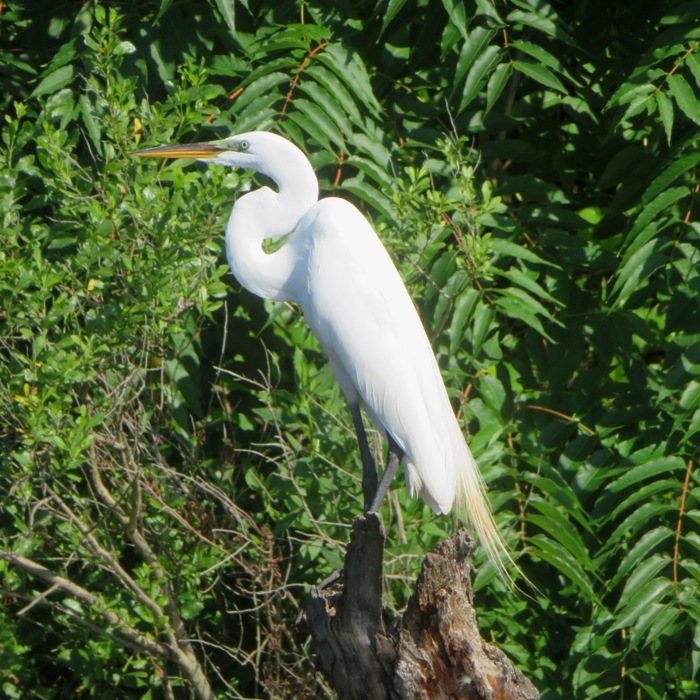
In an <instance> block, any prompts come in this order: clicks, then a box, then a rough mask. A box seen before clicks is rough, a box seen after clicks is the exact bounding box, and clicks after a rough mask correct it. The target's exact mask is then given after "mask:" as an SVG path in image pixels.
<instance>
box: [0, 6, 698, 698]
mask: <svg viewBox="0 0 700 700" xmlns="http://www.w3.org/2000/svg"><path fill="white" fill-rule="evenodd" d="M270 5H271V3H263V2H259V1H258V0H245V1H243V0H242V1H240V2H235V1H234V0H210V1H209V2H206V1H204V0H190V1H187V2H185V1H182V2H172V1H170V0H162V1H161V2H156V1H153V0H151V1H148V2H139V3H137V2H128V1H126V0H124V1H117V2H111V3H98V2H86V3H84V4H83V5H78V4H75V3H63V4H60V3H58V4H57V3H51V4H47V3H44V2H37V1H36V0H35V1H32V0H27V1H26V2H23V3H11V2H10V3H5V4H3V5H2V6H1V7H2V13H1V14H0V32H2V34H1V36H2V47H1V48H2V51H1V52H0V88H1V89H0V100H1V101H2V111H3V114H4V123H3V128H2V143H1V145H0V202H1V206H0V214H1V215H2V229H1V230H2V246H1V248H0V271H1V274H0V329H1V336H0V337H1V342H2V346H1V353H0V440H2V449H1V451H0V460H2V468H1V470H0V494H1V495H0V503H1V509H0V537H1V549H0V581H1V583H2V589H3V599H2V605H0V684H1V688H2V691H1V692H2V693H3V695H4V696H6V697H14V698H20V697H42V698H59V697H74V696H77V697H95V696H100V697H103V698H109V697H115V698H117V697H118V698H124V697H139V698H149V697H198V698H199V697H201V698H209V697H242V698H243V697H245V698H251V697H291V696H296V697H300V698H311V697H314V698H316V697H331V696H332V693H331V691H330V690H329V689H328V688H327V687H326V686H325V685H324V682H323V680H322V679H321V678H319V677H317V676H316V675H315V674H314V672H313V662H312V651H311V650H310V649H309V647H308V640H307V639H306V637H305V635H304V634H303V632H302V631H299V630H298V629H297V628H296V626H295V624H294V619H295V616H296V611H297V609H298V606H299V604H300V602H301V601H302V600H303V599H304V597H305V595H306V591H307V590H308V585H309V584H312V583H315V582H317V581H319V580H320V579H321V578H322V577H323V576H325V575H326V574H327V573H328V572H329V571H331V570H332V569H334V568H335V567H337V566H338V565H339V563H340V561H341V557H342V552H343V546H344V543H345V541H346V539H347V528H348V524H349V523H350V522H351V519H352V516H353V515H354V514H355V513H357V512H358V511H359V510H360V507H361V504H360V498H359V495H360V492H361V489H360V487H359V482H358V475H359V473H360V469H359V464H358V456H357V451H356V449H355V442H354V437H353V435H352V430H351V427H350V426H351V421H350V419H349V414H348V412H347V409H346V408H345V406H344V404H343V400H342V397H341V395H340V393H339V390H338V388H337V386H336V385H335V383H334V380H333V378H332V376H331V373H330V371H329V369H328V367H327V365H326V363H325V361H324V358H323V356H322V355H321V353H320V352H319V349H318V346H317V344H316V341H315V340H314V338H313V337H312V336H311V335H310V333H309V331H308V330H307V328H306V326H305V324H304V321H303V319H302V318H301V317H300V315H299V313H298V310H297V309H295V308H293V307H292V306H289V305H275V304H271V303H265V302H263V301H261V300H259V299H255V298H253V297H251V296H250V295H248V294H246V293H244V292H242V291H241V290H240V289H239V287H238V286H237V285H236V283H235V281H233V280H232V278H231V276H230V274H229V273H228V272H227V270H226V266H225V260H224V257H223V255H222V238H223V229H224V222H225V219H226V217H227V215H228V211H229V209H230V206H231V202H232V201H233V199H234V198H235V196H236V193H237V192H242V191H244V190H245V189H246V188H248V187H250V186H254V183H253V182H251V178H250V176H249V174H247V173H238V172H225V171H223V170H222V169H219V168H209V169H207V168H204V167H203V166H199V165H194V164H192V163H187V162H182V163H171V164H166V165H154V164H153V163H140V162H136V159H133V158H131V157H130V153H131V152H132V151H133V150H135V149H136V148H137V147H144V146H151V145H158V144H164V143H184V142H189V141H195V140H203V139H208V138H216V137H220V136H222V135H228V134H229V133H237V132H238V133H240V132H243V131H246V130H251V129H272V130H275V131H277V132H279V133H282V134H284V135H286V136H288V137H290V138H291V139H293V140H294V141H295V142H296V143H298V144H299V145H300V146H301V147H302V148H303V149H305V150H306V151H307V152H308V153H309V154H310V157H311V159H312V162H313V164H314V167H315V168H316V170H317V171H318V173H319V176H320V179H321V185H322V190H323V193H324V194H326V195H328V194H331V193H337V194H340V195H341V196H344V197H347V198H348V199H350V200H352V201H353V202H355V203H356V204H357V205H358V206H359V207H360V208H361V209H362V210H363V211H365V212H366V213H367V215H368V216H369V217H370V218H371V219H372V221H373V223H374V225H375V227H376V228H377V230H378V231H379V234H380V236H381V237H382V239H383V240H384V242H385V244H386V245H387V247H388V248H389V250H390V252H391V254H392V256H393V257H394V259H395V260H396V262H397V265H398V266H399V268H400V270H401V272H402V275H403V276H404V279H405V280H406V283H407V285H408V287H409V289H410V291H411V293H412V294H413V296H414V298H415V299H416V303H417V305H418V306H419V309H420V312H421V315H422V318H423V320H424V323H425V325H426V328H427V330H428V333H429V335H430V338H431V340H432V341H433V344H434V348H435V352H436V354H437V357H438V359H439V362H440V364H441V367H442V369H443V374H444V377H445V380H446V382H447V385H448V387H449V390H450V392H451V394H452V396H453V398H454V404H455V408H456V410H458V411H459V416H460V419H461V420H462V422H463V425H464V427H465V430H466V431H467V432H468V433H469V435H470V439H471V446H472V449H473V451H474V453H475V455H476V457H477V461H479V463H480V464H481V465H482V468H483V471H484V474H485V476H486V479H487V481H488V483H489V487H490V491H489V493H490V497H491V499H492V501H493V504H494V507H495V509H496V511H497V519H498V521H499V523H500V525H501V527H502V530H503V532H504V533H506V536H507V539H508V541H509V543H510V544H511V546H512V548H513V550H514V551H515V553H516V556H517V558H518V562H519V565H520V566H521V567H522V568H523V570H524V571H525V573H526V574H527V576H528V577H529V578H530V579H531V580H532V581H533V582H534V583H535V584H536V586H537V588H538V589H539V592H538V593H533V594H532V595H531V596H529V597H527V596H524V595H522V594H520V593H518V592H513V591H509V590H507V589H505V588H504V587H503V585H502V584H500V583H499V581H498V579H497V578H495V577H494V572H493V570H492V569H491V568H490V567H489V566H488V565H486V564H485V563H484V562H483V561H482V560H481V559H480V558H478V557H477V561H476V564H477V566H478V570H479V571H478V575H477V578H476V587H477V600H476V603H477V606H478V609H479V611H480V623H481V626H482V629H483V632H484V634H485V636H487V637H489V636H490V637H492V638H493V640H494V641H495V643H497V644H498V645H499V646H501V647H502V648H503V649H504V650H506V652H507V653H508V654H509V655H510V656H511V657H513V658H514V660H515V661H516V662H517V664H518V665H519V666H520V668H521V669H522V670H523V672H525V674H526V675H528V676H529V677H530V678H531V679H532V680H533V681H534V682H535V683H536V685H537V686H538V687H539V689H540V690H541V692H542V695H543V697H545V698H560V697H571V698H692V697H697V696H698V693H699V692H700V686H699V684H698V667H699V666H700V626H699V624H698V622H699V621H700V602H699V599H698V586H699V581H700V565H698V563H697V560H698V550H699V549H700V510H699V509H698V498H699V495H700V489H699V484H698V468H697V467H698V452H699V449H698V445H699V444H700V441H699V439H698V434H699V433H700V342H699V341H700V305H699V304H698V297H699V295H700V272H699V269H700V266H699V263H700V226H699V225H698V222H697V217H698V201H697V199H698V189H699V188H700V182H699V180H698V165H699V163H700V155H699V154H698V146H699V145H700V9H699V8H698V5H697V2H672V1H666V2H663V1H662V2H658V1H656V2H650V1H647V0H642V1H641V2H637V3H634V4H632V3H611V2H603V1H602V0H588V1H587V2H581V3H567V2H552V3H549V4H548V3H547V2H545V1H544V0H496V1H494V2H490V1H489V0H467V1H466V2H459V1H458V0H442V1H438V0H384V1H383V2H379V3H371V2H360V3H343V2H340V3H324V2H322V0H321V1H319V0H309V1H308V2H305V1H302V2H297V3H272V7H270ZM375 442H377V441H375ZM376 449H377V450H379V449H380V445H378V444H376ZM384 515H385V519H386V521H387V527H388V532H389V544H388V550H387V553H386V559H387V582H388V591H387V604H388V605H389V606H391V607H393V608H394V609H395V610H396V611H400V610H401V608H402V606H403V605H404V604H405V601H406V598H407V596H408V595H409V593H410V586H411V581H412V577H413V576H414V574H415V571H416V569H417V566H418V565H419V562H420V560H421V557H422V555H423V554H424V552H425V551H427V550H428V548H429V547H431V546H432V545H433V544H434V543H435V542H437V541H438V540H440V539H442V538H443V537H445V536H446V535H447V534H448V533H449V531H450V530H451V528H452V527H453V523H452V522H450V520H449V519H448V518H436V517H434V516H433V515H432V514H431V513H429V512H428V510H427V509H426V508H425V507H424V506H423V505H422V504H421V503H419V502H407V501H406V498H405V489H404V488H403V487H402V486H401V485H400V484H399V483H398V482H397V487H396V489H395V490H394V492H393V493H392V495H391V497H390V499H389V502H388V504H387V506H386V507H385V512H384Z"/></svg>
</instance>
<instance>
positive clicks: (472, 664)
mask: <svg viewBox="0 0 700 700" xmlns="http://www.w3.org/2000/svg"><path fill="white" fill-rule="evenodd" d="M472 549H473V542H472V540H471V538H470V537H469V534H468V533H467V531H466V530H464V529H462V530H459V531H458V532H456V533H454V534H453V535H452V536H451V537H449V538H448V539H447V540H445V541H444V542H441V543H440V544H439V545H438V546H437V547H436V548H435V549H434V550H433V551H432V552H430V554H428V555H427V556H426V558H425V560H424V561H423V565H422V567H421V573H420V576H419V577H418V580H417V582H416V590H415V593H414V594H413V596H412V597H411V599H410V601H409V604H408V607H407V609H406V612H405V614H404V616H403V619H402V620H401V621H400V622H399V623H398V625H396V626H395V627H393V626H390V623H389V621H388V618H387V616H386V615H385V613H384V611H383V607H382V578H383V571H384V565H383V554H384V528H383V526H382V521H381V518H380V517H379V516H378V515H376V514H370V515H367V516H366V517H358V518H356V519H355V521H354V523H353V528H352V535H351V539H350V544H349V545H348V550H347V553H346V556H345V566H344V569H343V573H342V576H341V578H340V579H339V580H338V581H337V582H335V583H334V584H332V585H330V586H328V587H326V588H322V589H314V590H313V591H312V594H311V596H310V597H309V599H308V600H307V601H306V602H305V603H304V617H305V620H306V624H307V626H308V628H309V631H310V633H311V637H312V640H313V643H314V647H315V649H316V653H317V655H318V665H319V668H320V670H321V672H322V673H323V674H324V675H325V677H326V678H327V679H328V681H329V683H330V684H331V685H332V686H333V688H334V689H335V690H336V692H337V693H338V697H339V698H340V700H365V699H367V700H443V699H445V700H452V699H454V700H482V699H483V700H536V699H537V698H539V693H538V692H537V690H536V688H535V687H534V686H533V685H532V683H531V682H530V681H529V680H528V679H527V678H526V677H525V676H524V675H523V674H522V673H521V672H520V671H519V670H518V669H517V668H515V666H513V664H512V663H511V661H510V660H509V659H508V658H507V657H506V655H505V654H504V653H503V652H502V651H500V649H498V648H496V647H494V646H493V645H491V644H487V643H486V642H485V641H484V640H483V639H482V638H481V635H480V634H479V629H478V626H477V620H476V612H475V610H474V607H473V604H472V603H473V596H472V587H471V579H470V566H469V559H470V556H471V553H472Z"/></svg>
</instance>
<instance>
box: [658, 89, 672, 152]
mask: <svg viewBox="0 0 700 700" xmlns="http://www.w3.org/2000/svg"><path fill="white" fill-rule="evenodd" d="M654 97H655V98H656V105H657V106H658V108H659V116H660V117H661V122H662V124H663V125H664V131H665V132H666V142H667V143H668V145H669V146H670V145H671V134H672V132H673V103H672V102H671V100H669V99H668V97H666V95H665V93H663V92H657V93H656V94H655V95H654Z"/></svg>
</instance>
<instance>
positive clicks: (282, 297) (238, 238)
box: [226, 158, 318, 301]
mask: <svg viewBox="0 0 700 700" xmlns="http://www.w3.org/2000/svg"><path fill="white" fill-rule="evenodd" d="M304 166H305V167H304ZM294 168H295V170H294V171H292V172H293V176H289V175H287V176H285V175H284V174H282V175H280V174H279V173H274V172H268V173H266V174H267V175H268V176H270V177H271V178H272V179H273V180H275V182H276V184H277V186H278V187H279V191H278V192H273V191H272V190H271V189H269V188H268V187H263V188H261V189H259V190H255V191H254V192H251V193H249V194H247V195H245V196H244V197H241V198H239V199H238V201H237V202H236V204H235V206H234V207H233V211H232V212H231V217H230V218H229V222H228V226H227V227H226V255H227V258H228V263H229V265H230V267H231V271H232V272H233V274H234V276H235V277H236V279H237V280H238V281H239V282H240V283H241V284H242V285H243V286H244V287H245V288H246V289H247V290H248V291H249V292H252V293H253V294H256V295H257V296H259V297H262V298H263V299H275V300H277V301H296V296H297V294H296V292H295V271H296V270H297V269H298V261H299V256H300V253H301V252H302V251H301V250H300V249H299V245H298V241H295V240H294V238H295V236H294V235H292V236H291V237H290V239H289V240H288V241H286V242H285V244H284V245H282V247H281V248H279V249H278V250H277V251H275V252H274V253H266V252H265V251H264V250H263V243H264V241H265V240H266V239H268V238H278V237H280V236H286V235H287V234H289V233H292V232H293V231H294V230H295V228H296V226H297V224H298V223H299V221H300V219H301V218H302V217H303V216H304V214H306V212H307V211H308V210H309V209H310V208H311V207H312V206H313V205H314V204H315V203H316V201H317V200H318V181H317V179H316V175H315V174H314V172H313V170H312V168H311V165H310V163H309V162H308V161H307V160H306V158H303V161H300V162H299V163H296V162H295V163H294ZM286 170H291V169H289V168H287V169H286Z"/></svg>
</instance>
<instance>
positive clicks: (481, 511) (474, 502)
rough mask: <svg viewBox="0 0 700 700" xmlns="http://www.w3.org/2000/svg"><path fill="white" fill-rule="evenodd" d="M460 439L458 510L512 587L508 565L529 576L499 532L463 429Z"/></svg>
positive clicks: (503, 578) (456, 499)
mask: <svg viewBox="0 0 700 700" xmlns="http://www.w3.org/2000/svg"><path fill="white" fill-rule="evenodd" d="M460 438H461V442H462V445H463V451H462V450H460V452H462V455H461V456H462V459H460V460H459V465H458V468H457V488H456V491H455V501H454V510H455V513H456V515H457V517H458V518H459V519H460V520H462V521H464V522H468V523H470V524H471V525H472V526H473V528H474V530H476V534H477V535H478V538H479V540H480V542H481V544H482V545H483V547H484V548H485V549H486V553H487V555H488V557H489V559H490V560H491V561H492V562H493V564H494V566H495V567H496V571H497V572H498V575H499V576H500V578H501V579H502V580H503V581H504V582H505V583H507V584H508V585H509V586H513V585H514V581H513V577H512V576H511V574H510V571H509V570H508V567H507V564H510V565H511V566H512V567H513V568H514V569H515V570H516V571H517V572H518V573H519V574H520V575H522V576H523V577H524V578H526V577H525V576H524V574H523V573H522V571H520V569H519V567H518V565H517V564H516V563H515V562H514V561H513V558H512V557H511V555H510V552H509V550H508V547H507V545H506V543H505V541H504V540H503V538H502V537H501V533H500V532H499V531H498V526H497V525H496V521H495V520H494V518H493V513H492V512H491V507H490V506H489V503H488V501H487V500H486V494H485V493H484V488H485V487H484V480H483V479H482V477H481V473H480V472H479V468H478V466H477V464H476V462H475V461H474V457H472V454H471V451H470V450H469V447H468V446H467V444H466V442H465V441H464V437H462V435H461V432H460Z"/></svg>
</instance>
